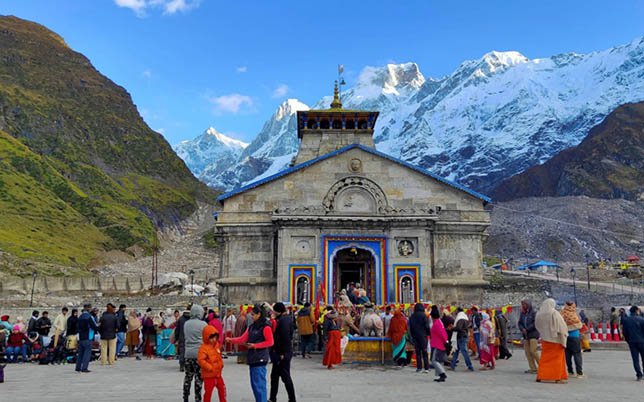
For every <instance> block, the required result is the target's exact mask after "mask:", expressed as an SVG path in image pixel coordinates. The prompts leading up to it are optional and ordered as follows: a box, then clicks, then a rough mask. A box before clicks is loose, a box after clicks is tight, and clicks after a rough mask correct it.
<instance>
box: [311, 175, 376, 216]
mask: <svg viewBox="0 0 644 402" xmlns="http://www.w3.org/2000/svg"><path fill="white" fill-rule="evenodd" d="M322 205H323V207H324V210H325V212H326V213H378V214H384V213H385V212H386V210H387V207H388V205H389V204H388V202H387V197H386V196H385V192H384V191H382V189H381V188H380V186H378V185H377V184H376V183H375V182H374V181H373V180H370V179H367V178H366V177H360V176H349V177H345V178H343V179H341V180H338V181H337V182H336V183H335V184H333V186H331V188H330V189H329V191H328V192H327V194H326V196H325V197H324V200H323V201H322Z"/></svg>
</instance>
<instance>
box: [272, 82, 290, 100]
mask: <svg viewBox="0 0 644 402" xmlns="http://www.w3.org/2000/svg"><path fill="white" fill-rule="evenodd" d="M288 90H289V88H288V85H286V84H280V85H278V86H277V88H275V89H274V90H273V98H281V97H283V96H285V95H286V94H287V93H288Z"/></svg>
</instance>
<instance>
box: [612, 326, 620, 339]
mask: <svg viewBox="0 0 644 402" xmlns="http://www.w3.org/2000/svg"><path fill="white" fill-rule="evenodd" d="M613 342H619V333H618V331H617V324H613Z"/></svg>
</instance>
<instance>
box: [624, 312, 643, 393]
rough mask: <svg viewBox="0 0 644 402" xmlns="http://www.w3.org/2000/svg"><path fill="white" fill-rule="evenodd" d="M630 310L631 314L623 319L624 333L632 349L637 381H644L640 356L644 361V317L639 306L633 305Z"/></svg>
mask: <svg viewBox="0 0 644 402" xmlns="http://www.w3.org/2000/svg"><path fill="white" fill-rule="evenodd" d="M630 312H631V315H630V316H628V317H624V318H623V319H622V333H623V334H624V339H625V340H626V342H627V343H628V348H629V349H630V350H631V358H632V359H633V368H634V369H635V375H636V376H637V381H642V367H641V366H640V358H641V359H642V362H644V318H643V317H642V316H640V309H639V308H638V307H637V306H631V308H630Z"/></svg>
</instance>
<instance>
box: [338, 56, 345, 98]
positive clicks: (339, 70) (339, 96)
mask: <svg viewBox="0 0 644 402" xmlns="http://www.w3.org/2000/svg"><path fill="white" fill-rule="evenodd" d="M343 72H344V65H342V64H338V98H339V99H340V102H342V85H346V84H347V83H346V82H344V78H342V73H343Z"/></svg>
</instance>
